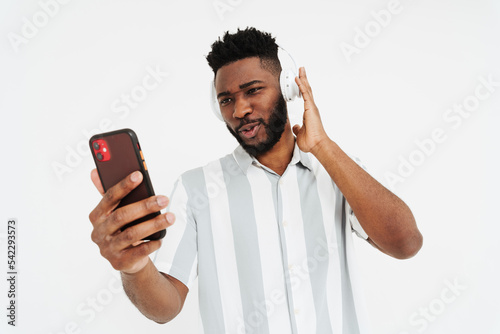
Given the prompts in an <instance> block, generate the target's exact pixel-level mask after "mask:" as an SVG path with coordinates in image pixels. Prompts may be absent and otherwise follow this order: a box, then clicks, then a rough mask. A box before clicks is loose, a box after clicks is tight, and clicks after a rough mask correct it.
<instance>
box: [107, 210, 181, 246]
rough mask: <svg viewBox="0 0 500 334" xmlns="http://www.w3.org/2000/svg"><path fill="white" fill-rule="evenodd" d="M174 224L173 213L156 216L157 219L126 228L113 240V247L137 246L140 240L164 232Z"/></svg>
mask: <svg viewBox="0 0 500 334" xmlns="http://www.w3.org/2000/svg"><path fill="white" fill-rule="evenodd" d="M174 222H175V216H174V214H173V213H171V212H168V213H166V214H162V215H158V216H157V217H155V218H153V219H150V220H148V221H145V222H142V223H140V224H137V225H134V226H131V227H128V228H127V229H125V230H124V231H123V232H121V233H120V234H118V235H117V236H116V239H115V247H116V248H117V249H125V248H127V247H129V246H131V245H132V246H134V245H138V244H140V243H138V242H139V241H140V240H142V239H144V238H146V237H148V236H150V235H151V234H153V233H155V232H158V231H161V230H164V229H166V228H168V227H170V226H172V224H173V223H174Z"/></svg>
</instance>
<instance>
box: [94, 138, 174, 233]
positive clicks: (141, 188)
mask: <svg viewBox="0 0 500 334" xmlns="http://www.w3.org/2000/svg"><path fill="white" fill-rule="evenodd" d="M89 145H90V151H91V152H92V157H93V158H94V162H95V165H96V167H97V172H98V174H99V178H100V179H101V183H102V186H103V188H104V191H107V190H108V189H109V188H111V187H113V186H114V185H115V184H117V183H118V182H120V181H121V180H122V179H123V178H125V177H126V176H127V175H129V174H130V173H132V172H135V171H140V172H141V173H142V175H143V179H142V182H141V183H140V184H139V185H138V186H137V187H136V188H135V189H134V190H132V191H131V192H130V193H129V194H128V195H127V196H125V197H124V198H122V200H121V201H120V204H119V205H118V206H117V208H116V209H118V208H121V207H123V206H126V205H128V204H131V203H135V202H138V201H140V200H143V199H145V198H148V197H150V196H154V194H155V192H154V190H153V185H152V184H151V180H150V178H149V173H148V167H147V166H146V161H144V155H143V154H142V150H141V145H140V144H139V140H138V139H137V135H136V134H135V132H134V131H132V130H131V129H121V130H116V131H111V132H106V133H101V134H96V135H94V136H92V138H90V140H89ZM116 209H115V210H116ZM159 214H160V211H157V212H154V213H150V214H148V215H146V216H144V217H142V218H139V219H137V220H135V221H133V222H130V223H128V224H127V225H125V226H123V227H122V229H121V230H122V231H123V230H124V229H126V228H128V227H130V226H133V225H136V224H139V223H142V222H144V221H147V220H150V219H152V218H154V217H156V216H158V215H159ZM166 233H167V231H166V230H161V231H158V232H156V233H153V234H151V235H150V236H148V237H146V238H144V239H143V240H158V239H161V238H163V237H164V236H165V234H166Z"/></svg>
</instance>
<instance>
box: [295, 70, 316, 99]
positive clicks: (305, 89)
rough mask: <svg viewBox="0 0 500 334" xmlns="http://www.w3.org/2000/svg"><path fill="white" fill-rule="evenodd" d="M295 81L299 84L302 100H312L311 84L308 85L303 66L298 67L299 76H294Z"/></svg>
mask: <svg viewBox="0 0 500 334" xmlns="http://www.w3.org/2000/svg"><path fill="white" fill-rule="evenodd" d="M295 82H296V83H297V86H299V90H300V93H301V94H302V98H303V99H304V102H306V101H308V100H313V96H312V90H311V86H310V85H309V81H308V80H307V76H306V70H305V68H304V67H301V68H300V69H299V76H298V77H295Z"/></svg>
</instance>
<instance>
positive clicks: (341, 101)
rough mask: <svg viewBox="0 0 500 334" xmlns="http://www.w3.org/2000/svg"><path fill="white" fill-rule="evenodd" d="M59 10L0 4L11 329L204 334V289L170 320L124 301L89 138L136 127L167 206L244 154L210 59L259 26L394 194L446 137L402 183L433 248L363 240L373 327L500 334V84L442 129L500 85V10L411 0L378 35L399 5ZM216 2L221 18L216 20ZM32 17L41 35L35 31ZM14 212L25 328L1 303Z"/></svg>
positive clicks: (181, 4) (331, 123)
mask: <svg viewBox="0 0 500 334" xmlns="http://www.w3.org/2000/svg"><path fill="white" fill-rule="evenodd" d="M61 1H62V0H61ZM46 3H51V1H49V0H41V1H40V2H38V1H26V0H25V1H16V0H2V2H1V4H0V60H1V62H0V115H1V119H0V126H1V129H0V130H1V131H0V135H1V137H0V138H1V147H2V160H1V167H0V168H1V176H0V180H1V181H0V192H1V193H0V196H1V197H0V199H1V201H0V221H1V222H2V224H1V225H0V247H1V249H0V255H1V258H0V268H2V272H3V273H4V274H1V275H0V278H1V280H0V296H1V297H0V305H2V307H1V309H2V310H3V311H1V314H0V319H2V320H1V324H0V332H2V333H6V332H8V333H42V334H50V333H52V334H56V333H138V332H146V331H147V332H148V333H195V332H196V329H197V327H198V326H199V320H198V319H199V315H198V311H197V292H196V291H191V292H190V294H189V296H188V299H187V301H186V305H185V309H184V310H183V312H182V313H181V315H179V316H178V317H177V318H176V319H175V320H174V321H172V322H171V323H169V324H166V325H157V324H155V323H153V322H152V321H150V320H148V319H146V318H145V317H143V316H142V315H141V314H140V313H139V311H137V310H136V309H135V307H134V306H133V305H132V304H131V303H130V302H129V301H128V299H127V297H126V296H125V294H124V293H123V291H117V287H119V285H120V284H119V281H118V279H117V275H116V273H115V272H114V270H113V269H112V268H111V266H110V265H109V263H108V262H107V261H106V260H104V259H103V258H102V257H101V256H100V254H99V250H98V248H97V247H96V245H95V244H93V243H92V241H91V240H90V233H91V224H90V222H89V220H88V214H89V213H90V211H91V210H92V208H93V207H94V206H95V205H96V204H97V203H98V201H99V199H100V195H99V194H98V193H97V191H96V190H95V189H94V187H93V185H92V183H91V181H90V177H89V174H90V170H91V169H92V168H93V167H94V163H93V161H92V158H91V156H90V154H89V150H88V147H87V140H88V137H89V136H88V133H90V132H97V131H100V130H101V129H100V124H101V125H102V124H103V122H104V123H106V122H108V125H109V127H108V128H106V129H103V130H112V129H119V128H124V127H130V128H133V129H134V130H135V131H136V133H137V134H138V136H139V139H140V141H141V145H142V148H143V152H144V154H145V156H146V159H147V162H148V166H149V169H150V175H151V178H152V180H153V183H154V186H155V190H156V193H157V194H166V195H169V194H170V192H171V189H172V186H173V182H174V181H175V179H176V178H177V177H178V175H179V174H180V173H182V172H183V171H185V170H187V169H190V168H194V167H197V166H200V165H203V164H205V163H207V162H208V161H211V160H213V159H216V158H218V157H220V156H222V155H225V154H227V153H228V152H230V151H232V149H233V148H234V147H235V146H236V141H235V140H234V139H233V138H232V137H231V136H230V135H229V134H228V133H227V130H226V129H225V127H224V125H223V124H222V123H220V122H218V120H217V119H216V118H215V117H213V115H212V114H211V111H210V108H209V90H208V87H209V81H210V79H211V78H212V72H211V70H210V68H209V67H208V66H207V64H206V61H205V59H204V56H205V55H206V54H207V53H208V52H209V49H210V45H211V43H212V42H213V41H214V40H215V39H216V38H217V37H218V36H220V35H222V34H223V32H224V31H226V30H231V31H234V30H235V29H236V28H237V27H241V28H244V27H246V26H255V27H257V28H259V29H262V30H264V31H269V32H271V33H273V35H274V36H276V37H277V40H278V42H279V43H280V44H281V45H283V46H285V47H286V48H287V49H288V51H289V52H290V53H292V54H293V55H294V57H295V58H296V59H297V60H298V61H299V62H300V64H301V65H304V66H305V67H306V69H307V71H308V77H309V80H310V83H311V85H312V88H313V91H314V95H315V99H316V102H317V105H318V106H319V108H320V112H321V115H322V118H323V122H324V124H325V127H326V129H327V131H328V133H329V134H330V136H331V137H332V138H333V139H334V140H336V141H337V142H338V143H339V145H340V146H341V147H342V148H343V149H344V150H345V151H347V152H348V153H350V154H352V155H355V156H357V157H359V158H360V159H361V160H362V161H363V162H364V164H365V165H366V166H367V167H368V169H369V171H370V172H371V173H372V175H373V176H374V177H376V178H377V179H378V180H379V181H381V182H383V183H385V184H386V185H387V184H388V182H387V178H386V173H388V172H391V173H394V174H397V173H398V166H399V165H400V163H401V160H400V159H409V157H410V156H411V155H412V154H413V157H414V158H415V157H418V155H419V153H415V152H417V151H418V150H419V148H418V146H417V144H416V143H415V141H422V140H424V139H426V138H430V136H431V133H432V131H433V130H434V129H436V128H441V129H442V130H443V132H444V136H445V137H446V140H445V141H444V142H442V143H438V144H436V145H435V147H434V148H433V149H432V150H431V151H430V152H431V153H429V154H428V155H425V156H423V155H420V157H424V159H420V160H419V161H418V163H419V164H418V166H414V170H413V172H412V173H411V175H408V176H407V177H405V178H404V182H398V183H397V184H396V185H395V186H394V187H392V189H393V190H394V192H395V193H396V194H397V195H399V196H400V197H401V198H402V199H403V200H405V201H406V203H407V204H408V205H409V206H410V207H411V209H412V210H413V213H414V215H415V217H416V219H417V223H418V226H419V228H420V230H421V231H422V233H423V235H424V246H423V248H422V250H421V251H420V253H419V254H418V255H417V256H416V257H414V258H412V259H410V260H405V261H400V260H395V259H392V258H390V257H388V256H386V255H384V254H382V253H380V252H378V251H376V250H375V249H373V248H372V247H371V246H369V245H368V244H366V243H364V242H363V241H361V240H359V239H356V250H357V255H358V258H359V263H360V266H361V270H362V275H363V276H362V279H363V287H364V290H365V296H366V301H367V307H368V311H369V314H370V321H371V323H372V327H373V332H374V333H375V334H410V333H411V334H413V333H473V332H474V333H498V332H500V317H498V314H499V311H500V310H499V306H498V299H499V298H500V293H499V289H498V286H497V284H498V282H499V281H500V274H499V272H500V271H499V270H498V269H497V267H498V263H499V262H498V260H499V259H498V254H500V247H499V246H498V232H499V231H500V228H499V227H498V224H499V223H500V220H499V219H498V215H497V214H496V210H495V209H496V208H497V207H498V203H497V201H498V199H499V196H498V195H497V191H496V189H497V188H498V186H499V185H500V184H499V183H500V182H499V178H498V162H499V159H498V155H497V154H498V153H497V152H498V147H497V146H498V144H499V143H500V141H499V139H500V138H499V135H498V131H497V127H498V125H499V115H498V109H499V106H500V87H496V88H495V89H496V90H495V91H494V92H493V93H491V96H489V97H488V98H487V99H484V100H483V101H480V104H479V106H478V107H477V108H476V109H475V110H474V111H473V112H471V114H470V117H468V118H464V119H463V121H462V122H461V123H460V125H459V126H456V127H453V125H457V123H454V122H453V123H452V122H446V121H445V120H444V119H443V115H445V113H446V112H447V110H448V109H449V108H452V107H453V105H454V104H459V103H463V102H464V100H465V99H466V98H467V97H470V96H473V95H474V92H475V89H476V87H477V86H478V85H480V81H479V79H478V78H479V77H484V78H488V76H492V78H493V80H494V81H496V82H498V81H500V62H499V61H498V60H499V59H500V46H499V39H498V32H499V31H500V23H499V22H500V20H499V18H500V5H499V4H498V3H497V2H495V1H494V0H489V1H488V0H469V1H466V0H453V1H452V0H447V1H429V0H427V1H424V0H420V1H417V0H401V1H400V2H399V5H398V6H397V8H398V10H397V11H398V13H397V14H393V15H392V16H391V19H390V22H389V24H387V25H386V26H385V27H382V28H380V29H379V30H380V31H377V30H376V29H377V26H374V25H373V22H376V21H375V20H374V17H373V15H372V14H371V12H372V11H375V12H379V11H381V10H384V9H387V8H388V3H389V2H388V1H379V0H377V1H368V0H358V1H325V0H315V1H274V2H271V1H263V0H252V1H250V0H222V1H212V0H203V1H202V0H200V1H198V0H196V1H195V0H191V1H154V0H148V1H131V0H128V1H124V0H122V1H96V0H86V1H78V0H73V1H70V2H69V3H67V4H59V5H58V9H57V10H56V9H55V7H52V11H53V13H52V14H53V15H52V16H48V15H46V14H43V9H42V7H43V6H42V5H43V4H46ZM52 3H54V2H53V1H52ZM221 3H222V4H225V6H226V7H224V8H225V11H222V10H223V9H224V8H223V9H221V10H219V12H217V10H216V5H217V4H218V5H219V6H222V5H221ZM221 8H222V7H221ZM44 15H45V16H44ZM44 18H48V19H47V20H46V21H45V22H44ZM27 21H29V22H31V24H33V23H35V24H37V25H38V26H39V27H38V28H36V29H37V31H36V30H35V31H33V30H31V32H30V33H31V35H30V34H28V36H29V38H27V37H23V29H24V33H25V35H26V34H27V32H29V31H28V30H29V29H28V28H26V27H25V26H26V25H27V24H28V23H26V22H27ZM23 27H24V28H23ZM367 27H368V28H370V27H371V29H372V30H371V35H372V36H373V37H370V43H369V44H368V45H367V46H366V47H361V48H358V53H356V54H353V55H352V57H346V56H345V55H344V53H343V52H342V51H341V45H342V43H348V44H350V45H353V46H355V45H356V44H355V38H356V35H357V34H359V33H357V31H359V30H357V29H360V30H364V29H365V28H367ZM379 27H380V25H379ZM27 29H28V30H27ZM13 36H16V37H13ZM16 38H17V41H18V42H17V43H16V42H13V41H14V40H16ZM19 41H22V42H19ZM358 42H359V41H358ZM344 45H345V44H344ZM358 45H359V43H358ZM348 58H349V59H348ZM349 60H350V61H349ZM148 68H152V69H156V68H160V69H161V71H164V72H168V73H169V74H168V76H165V78H164V79H163V81H162V82H161V83H160V84H159V85H158V87H157V88H156V89H154V90H152V91H150V92H148V95H147V96H146V97H145V98H144V100H143V101H141V102H140V103H138V105H137V106H136V107H135V108H133V109H132V108H130V110H129V113H128V114H127V115H125V114H124V112H121V113H120V112H118V113H117V112H114V110H113V108H112V105H113V103H117V102H116V100H118V101H119V99H120V97H121V95H122V94H131V92H132V91H133V90H134V89H137V88H136V87H137V86H140V85H141V83H142V80H143V78H144V77H145V76H146V75H147V74H148ZM115 106H116V105H115ZM122 106H123V104H122ZM300 107H301V102H300V101H299V102H294V103H293V104H292V105H290V108H291V109H294V110H299V109H300ZM297 108H298V109H297ZM71 152H72V153H71ZM57 166H59V168H61V166H65V169H62V171H63V172H61V170H59V172H57V170H56V169H55V167H57ZM12 217H14V218H17V219H18V222H19V230H18V237H17V238H18V239H17V245H18V270H19V278H18V286H17V292H18V301H17V302H18V309H17V325H18V326H17V327H16V328H12V327H11V326H8V325H7V324H6V322H7V318H6V316H5V315H6V313H7V311H6V308H5V307H4V305H7V290H8V287H7V284H6V283H7V282H6V279H5V278H4V277H6V272H7V268H6V263H7V254H6V249H7V238H6V230H7V229H6V224H7V220H8V219H9V218H12ZM446 282H448V283H446ZM447 284H455V285H458V286H459V288H458V290H456V291H455V293H454V292H453V291H452V290H449V288H448V287H447V286H448V285H447ZM443 294H444V296H445V298H444V299H443ZM426 309H427V311H425V310H426ZM423 312H428V314H429V315H428V318H427V319H426V318H425V316H424V315H423ZM412 319H413V320H412Z"/></svg>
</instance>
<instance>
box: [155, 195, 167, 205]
mask: <svg viewBox="0 0 500 334" xmlns="http://www.w3.org/2000/svg"><path fill="white" fill-rule="evenodd" d="M156 203H158V205H159V206H165V205H167V203H168V198H167V197H165V196H158V197H156Z"/></svg>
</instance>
